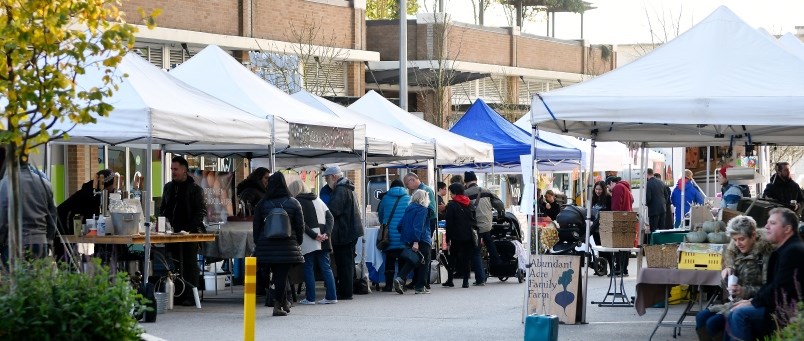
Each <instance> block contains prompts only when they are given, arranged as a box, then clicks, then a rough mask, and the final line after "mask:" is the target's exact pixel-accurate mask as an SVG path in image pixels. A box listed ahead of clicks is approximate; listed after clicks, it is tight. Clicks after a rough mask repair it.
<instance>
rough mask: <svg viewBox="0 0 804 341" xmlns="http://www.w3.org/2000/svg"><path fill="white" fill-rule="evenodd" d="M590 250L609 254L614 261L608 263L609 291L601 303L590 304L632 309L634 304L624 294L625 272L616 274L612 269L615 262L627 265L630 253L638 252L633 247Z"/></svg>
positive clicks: (595, 248)
mask: <svg viewBox="0 0 804 341" xmlns="http://www.w3.org/2000/svg"><path fill="white" fill-rule="evenodd" d="M592 249H594V250H595V251H597V252H611V253H612V255H613V257H616V259H615V261H614V262H609V273H610V274H611V276H610V277H609V279H610V280H609V290H608V291H607V292H606V296H604V297H603V300H602V301H592V302H591V303H592V304H597V306H598V307H633V306H634V304H633V303H632V302H631V299H630V298H629V297H628V294H627V293H626V292H625V284H624V283H623V277H624V274H625V271H620V273H619V274H618V273H616V272H615V271H614V268H615V262H616V263H620V264H623V263H625V264H628V257H629V254H630V253H631V252H638V251H639V249H638V248H633V247H627V248H619V247H602V246H597V245H595V246H593V247H592ZM626 266H627V265H626ZM609 296H611V300H610V301H609V300H608V299H609Z"/></svg>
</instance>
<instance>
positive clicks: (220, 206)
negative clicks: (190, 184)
mask: <svg viewBox="0 0 804 341" xmlns="http://www.w3.org/2000/svg"><path fill="white" fill-rule="evenodd" d="M190 176H192V177H193V180H195V183H196V184H198V185H199V186H201V188H202V189H204V200H205V201H206V204H207V222H208V223H220V222H226V220H227V218H228V217H229V216H230V215H232V213H233V207H232V193H233V192H234V191H233V188H234V186H233V184H232V180H233V178H234V173H230V172H215V171H206V170H205V171H201V170H198V169H190Z"/></svg>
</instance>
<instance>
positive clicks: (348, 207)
mask: <svg viewBox="0 0 804 341" xmlns="http://www.w3.org/2000/svg"><path fill="white" fill-rule="evenodd" d="M357 203H358V201H357V196H356V195H355V185H354V184H353V183H352V182H351V181H349V179H347V178H340V179H338V182H337V183H336V184H335V189H333V190H332V195H331V196H330V200H329V204H327V206H328V207H329V211H330V212H331V213H332V217H333V218H335V225H334V227H333V229H332V235H331V236H330V238H329V239H330V240H331V241H332V245H348V244H350V243H354V242H355V241H356V240H357V238H360V237H362V236H363V221H362V218H361V217H360V208H359V207H358V204H357Z"/></svg>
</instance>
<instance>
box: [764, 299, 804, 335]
mask: <svg viewBox="0 0 804 341" xmlns="http://www.w3.org/2000/svg"><path fill="white" fill-rule="evenodd" d="M792 310H793V311H792V312H793V314H790V318H789V320H788V323H787V325H786V326H785V327H784V328H782V329H781V330H779V331H778V332H776V333H775V334H774V335H773V337H772V338H771V339H772V340H776V341H798V340H804V314H802V311H804V303H802V302H799V303H798V308H796V309H792Z"/></svg>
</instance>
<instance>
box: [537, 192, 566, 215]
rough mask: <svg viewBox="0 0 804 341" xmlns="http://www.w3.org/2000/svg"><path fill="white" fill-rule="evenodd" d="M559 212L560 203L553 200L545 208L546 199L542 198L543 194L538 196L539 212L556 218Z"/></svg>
mask: <svg viewBox="0 0 804 341" xmlns="http://www.w3.org/2000/svg"><path fill="white" fill-rule="evenodd" d="M559 213H561V205H559V204H558V203H557V202H555V201H553V202H552V203H550V208H547V200H545V199H544V196H542V197H541V198H539V214H544V215H546V216H548V217H550V219H552V220H556V217H558V214H559Z"/></svg>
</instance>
